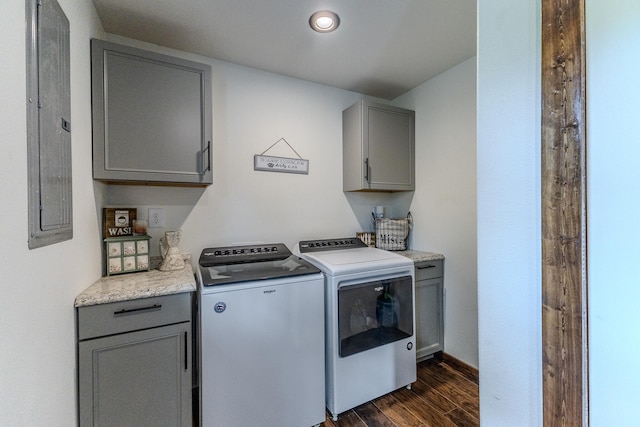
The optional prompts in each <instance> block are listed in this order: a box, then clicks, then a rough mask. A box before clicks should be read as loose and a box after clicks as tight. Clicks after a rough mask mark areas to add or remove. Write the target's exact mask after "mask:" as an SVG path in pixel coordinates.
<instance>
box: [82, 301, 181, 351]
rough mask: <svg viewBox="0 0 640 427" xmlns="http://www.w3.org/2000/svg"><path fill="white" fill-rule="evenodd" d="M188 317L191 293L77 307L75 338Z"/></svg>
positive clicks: (119, 331) (98, 335) (127, 330)
mask: <svg viewBox="0 0 640 427" xmlns="http://www.w3.org/2000/svg"><path fill="white" fill-rule="evenodd" d="M190 320H191V294H190V293H188V292H187V293H182V294H176V295H167V296H161V297H153V298H143V299H136V300H130V301H122V302H114V303H109V304H99V305H91V306H86V307H78V339H79V340H84V339H88V338H95V337H101V336H105V335H113V334H118V333H122V332H130V331H135V330H139V329H146V328H153V327H156V326H162V325H168V324H172V323H179V322H188V321H190Z"/></svg>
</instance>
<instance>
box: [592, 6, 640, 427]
mask: <svg viewBox="0 0 640 427" xmlns="http://www.w3.org/2000/svg"><path fill="white" fill-rule="evenodd" d="M586 17H587V34H586V37H587V99H588V101H587V115H588V116H587V159H588V166H587V173H588V175H587V176H588V182H587V189H588V196H587V201H588V206H587V208H588V229H587V235H588V268H589V270H588V286H589V349H590V352H589V370H590V372H589V380H590V381H589V392H590V421H591V425H592V426H594V427H600V426H628V425H635V424H637V422H638V421H637V419H638V416H637V411H636V408H637V404H638V395H639V394H638V384H640V369H638V367H637V366H638V361H639V360H640V344H639V342H638V341H639V338H640V326H639V325H640V310H638V301H640V286H639V285H640V273H639V272H638V267H637V266H638V260H639V259H640V246H639V244H638V242H640V213H639V212H640V172H639V165H640V145H639V144H638V141H640V121H638V114H639V113H640V76H639V75H638V70H639V69H640V57H639V56H638V54H637V52H638V45H640V26H638V22H640V3H638V2H630V1H625V0H611V1H607V2H606V3H605V2H601V1H594V0H587V2H586Z"/></svg>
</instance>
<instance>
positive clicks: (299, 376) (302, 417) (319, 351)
mask: <svg viewBox="0 0 640 427" xmlns="http://www.w3.org/2000/svg"><path fill="white" fill-rule="evenodd" d="M198 267H199V268H198V270H197V275H198V285H199V288H198V302H199V304H198V305H199V306H198V320H199V321H198V328H199V336H200V341H199V345H200V348H199V355H200V360H199V377H200V400H199V403H200V419H201V420H200V425H201V426H203V427H231V426H278V427H304V426H312V425H318V424H320V423H322V422H324V420H325V417H326V413H325V404H324V395H325V393H324V385H325V378H324V368H325V367H324V278H323V275H322V273H321V272H320V270H319V269H318V268H316V267H314V266H313V265H311V264H310V263H309V262H307V261H305V260H304V259H301V258H300V257H298V256H295V255H292V254H291V252H290V251H289V249H288V248H287V247H286V246H285V245H284V244H281V243H278V244H266V245H248V246H230V247H217V248H207V249H205V250H203V251H202V254H201V255H200V259H199V266H198Z"/></svg>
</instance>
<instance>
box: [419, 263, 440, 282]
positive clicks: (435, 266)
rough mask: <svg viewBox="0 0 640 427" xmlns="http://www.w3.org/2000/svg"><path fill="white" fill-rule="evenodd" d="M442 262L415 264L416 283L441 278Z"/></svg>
mask: <svg viewBox="0 0 640 427" xmlns="http://www.w3.org/2000/svg"><path fill="white" fill-rule="evenodd" d="M443 273H444V271H443V263H442V260H441V259H439V260H436V261H423V262H419V263H417V264H416V282H417V281H419V280H426V279H433V278H434V277H442V276H443V275H444V274H443Z"/></svg>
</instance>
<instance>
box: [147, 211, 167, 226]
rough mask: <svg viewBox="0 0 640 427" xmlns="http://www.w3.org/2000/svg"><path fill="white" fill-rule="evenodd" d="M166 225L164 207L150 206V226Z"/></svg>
mask: <svg viewBox="0 0 640 427" xmlns="http://www.w3.org/2000/svg"><path fill="white" fill-rule="evenodd" d="M162 227H164V212H163V210H162V208H149V228H162Z"/></svg>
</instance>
